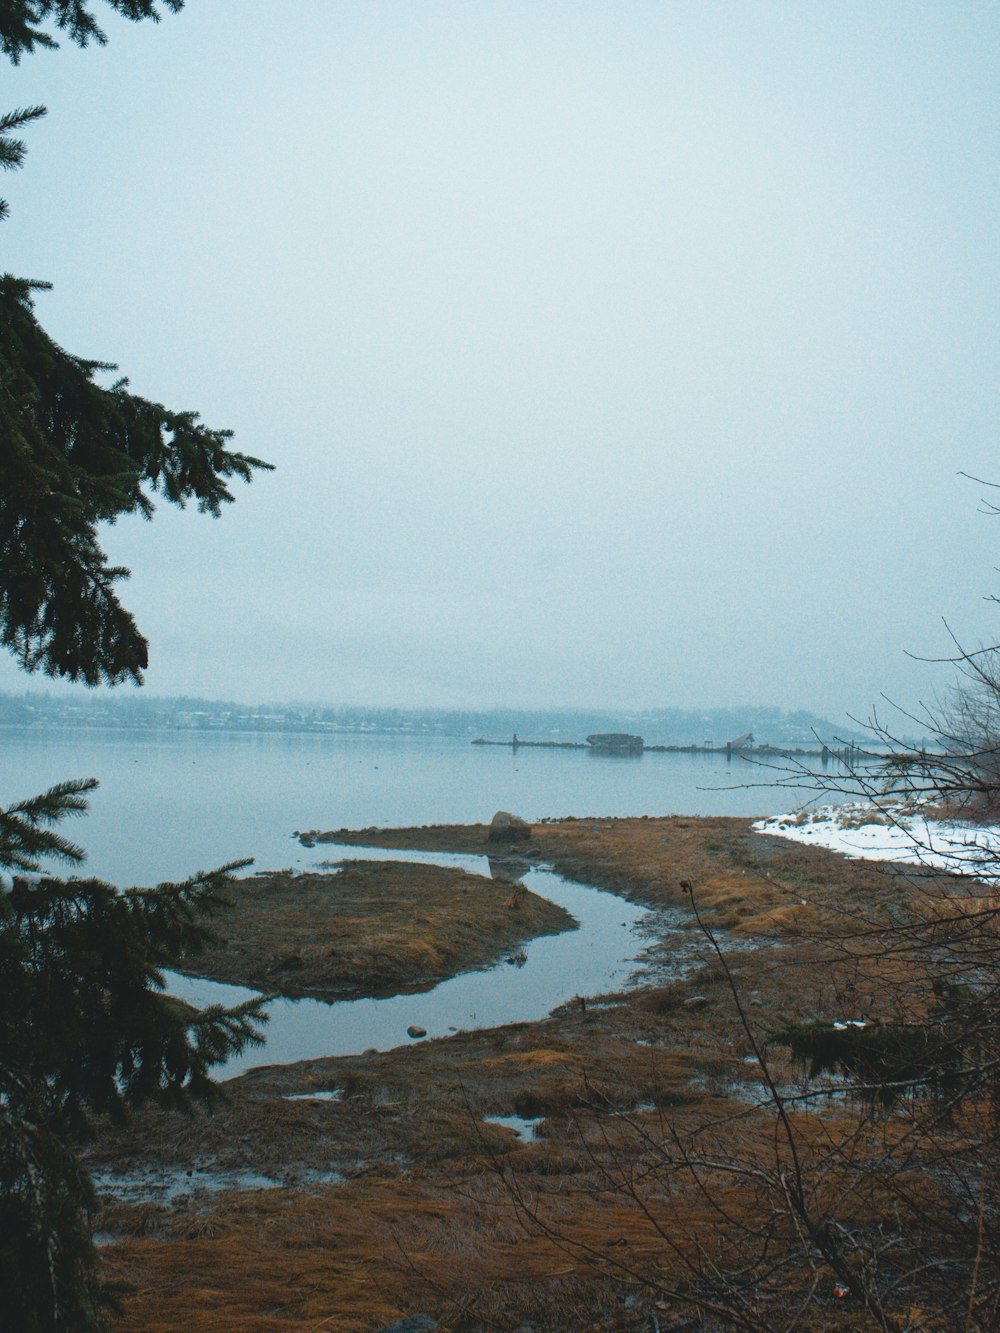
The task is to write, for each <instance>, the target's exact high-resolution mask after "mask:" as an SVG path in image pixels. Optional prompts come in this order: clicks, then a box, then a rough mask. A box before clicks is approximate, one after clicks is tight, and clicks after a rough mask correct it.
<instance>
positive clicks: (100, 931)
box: [0, 0, 268, 1333]
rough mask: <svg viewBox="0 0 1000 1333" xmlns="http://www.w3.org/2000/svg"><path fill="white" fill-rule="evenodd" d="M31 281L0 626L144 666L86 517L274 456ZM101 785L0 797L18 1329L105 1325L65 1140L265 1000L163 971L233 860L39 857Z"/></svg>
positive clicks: (200, 1086) (2, 23)
mask: <svg viewBox="0 0 1000 1333" xmlns="http://www.w3.org/2000/svg"><path fill="white" fill-rule="evenodd" d="M108 2H109V3H110V4H111V6H112V8H114V9H115V10H116V11H118V13H120V14H122V15H124V16H125V17H127V18H130V19H136V20H138V19H143V18H151V19H154V20H155V19H157V18H158V17H159V16H158V13H157V9H156V5H155V4H153V3H151V0H108ZM165 6H166V8H167V9H169V10H173V11H176V10H179V9H180V8H181V7H182V6H181V2H180V0H165ZM46 23H47V24H48V25H49V27H50V28H51V27H52V26H54V27H55V28H56V30H57V31H58V30H62V31H64V32H66V33H68V35H69V36H70V38H71V39H72V40H73V41H75V42H77V43H78V44H79V45H81V46H85V45H87V43H88V42H90V41H96V42H103V41H104V40H105V38H104V34H103V33H102V32H101V30H100V28H99V27H98V25H97V23H96V20H95V18H94V14H93V11H92V9H88V7H87V6H86V5H85V4H83V3H79V2H78V0H38V2H37V3H23V2H22V0H0V48H2V50H3V51H4V52H5V53H6V54H7V55H8V56H9V57H10V58H11V59H12V60H13V61H14V62H15V63H16V62H17V61H18V60H19V59H20V57H21V56H22V55H23V54H25V53H30V52H32V51H33V50H35V49H36V48H37V47H53V46H55V45H56V42H55V40H54V38H53V36H52V34H51V32H50V31H48V30H47V29H46V27H45V26H44V25H45V24H46ZM43 114H44V109H43V108H41V107H30V108H27V109H26V110H22V111H14V112H11V113H9V114H7V115H5V116H0V167H3V168H7V169H9V168H13V167H18V166H20V165H21V162H22V160H23V157H24V145H23V143H22V142H21V141H20V140H19V139H17V138H16V137H15V132H16V131H19V130H20V129H21V128H22V127H24V126H27V125H29V124H30V123H31V122H32V121H34V120H36V119H37V118H38V117H39V116H40V115H43ZM5 213H6V205H4V204H2V202H0V217H3V216H4V215H5ZM44 287H45V284H43V283H37V282H28V281H25V280H23V279H19V278H15V277H12V276H11V275H10V274H7V275H4V276H3V277H2V278H0V642H2V643H3V645H4V646H6V647H7V648H9V649H10V650H11V651H12V652H13V653H14V654H15V655H16V657H17V659H18V660H19V662H20V663H21V665H22V666H23V667H24V668H25V669H26V670H28V671H35V670H43V671H45V672H47V673H48V674H49V675H52V676H58V677H62V678H65V679H68V680H75V681H83V682H85V683H86V684H88V685H95V684H98V683H102V682H104V683H108V684H114V683H116V682H119V681H122V680H125V679H132V680H134V681H136V682H137V683H139V682H141V679H142V672H143V670H144V668H145V666H146V662H147V652H146V641H145V639H144V638H143V636H142V634H141V633H140V631H139V629H138V627H137V626H136V624H135V621H134V619H133V618H132V616H131V615H130V614H129V612H128V611H127V610H126V609H125V608H124V607H123V606H122V605H121V603H120V601H119V600H118V596H117V589H116V585H117V584H118V583H119V582H120V581H121V580H122V579H124V578H125V577H127V573H128V571H127V570H124V569H121V568H117V567H114V566H111V565H109V564H108V561H107V557H106V555H105V553H104V551H103V550H102V549H101V546H100V542H99V540H98V526H99V524H101V523H105V522H113V521H114V519H115V518H117V517H118V516H119V515H120V514H128V513H136V512H138V513H141V514H143V515H144V516H145V517H147V518H148V517H150V516H151V514H152V512H153V503H152V497H153V496H155V495H157V494H159V495H162V496H163V497H164V498H165V499H167V500H168V501H170V502H171V503H174V504H177V505H184V504H185V503H186V502H187V501H189V500H193V501H195V502H196V503H197V505H198V508H199V509H200V510H202V511H203V512H207V513H209V514H212V515H218V513H219V512H220V509H221V506H222V504H224V503H226V502H228V501H230V500H231V499H232V495H231V493H230V491H229V489H228V486H227V483H228V482H229V480H230V479H231V478H233V477H236V478H239V479H242V480H245V481H249V480H250V479H251V477H252V475H253V472H254V471H255V470H256V469H258V468H262V467H266V466H268V465H267V464H265V463H262V462H261V461H260V460H259V459H256V458H251V457H248V456H247V455H244V454H240V453H235V452H233V451H232V450H231V449H230V448H229V444H228V442H229V439H230V434H229V432H228V431H219V430H212V429H209V428H208V427H206V426H204V425H202V424H201V423H200V422H199V420H198V418H197V416H196V414H195V413H193V412H175V411H171V410H170V409H168V408H166V407H164V406H162V405H161V404H159V403H155V402H151V401H149V400H147V399H144V398H141V397H138V396H137V395H135V394H132V393H129V392H128V388H127V382H126V381H124V380H120V381H119V382H118V383H117V384H115V385H113V386H112V387H110V388H104V387H102V386H101V385H100V384H99V383H98V382H97V375H98V373H99V372H103V371H107V370H112V369H114V367H113V366H109V365H107V364H105V363H101V362H97V361H92V360H86V359H84V358H81V357H77V356H73V355H72V354H70V353H68V352H66V351H64V350H63V349H62V348H61V347H59V346H58V345H57V344H56V343H55V342H53V340H52V339H51V338H49V336H48V335H47V334H46V333H45V331H44V329H42V327H41V326H40V325H39V323H38V321H37V320H36V318H35V312H34V306H33V293H34V292H36V291H38V290H41V289H44ZM95 785H96V783H95V782H94V781H93V780H92V779H89V780H84V781H79V782H66V783H62V784H60V785H59V786H56V787H53V788H51V789H50V790H49V791H47V792H45V793H44V794H43V795H41V796H36V797H33V798H31V799H29V800H25V801H21V802H19V803H17V804H15V805H11V806H8V807H7V808H6V809H0V1325H2V1326H3V1327H4V1328H10V1329H12V1330H26V1331H27V1330H30V1331H32V1333H34V1331H35V1330H38V1331H39V1333H41V1331H42V1330H45V1331H49V1330H66V1331H67V1333H78V1331H79V1330H88V1329H96V1328H99V1327H100V1326H101V1322H102V1320H101V1311H102V1309H103V1308H104V1307H105V1306H106V1305H107V1303H108V1300H109V1293H108V1292H107V1291H105V1290H104V1288H103V1286H102V1284H101V1282H100V1279H99V1275H98V1270H97V1264H96V1256H95V1253H94V1249H93V1246H92V1242H91V1238H90V1217H91V1214H92V1211H93V1207H94V1195H93V1190H92V1186H91V1182H90V1180H89V1177H88V1174H87V1171H86V1169H85V1167H84V1166H83V1164H82V1162H81V1160H80V1156H79V1144H80V1143H81V1141H82V1140H83V1139H84V1138H85V1137H86V1135H87V1133H88V1130H89V1128H90V1124H91V1120H92V1117H93V1116H94V1115H105V1116H111V1117H121V1116H123V1115H125V1114H126V1113H127V1112H128V1110H129V1109H130V1108H131V1107H134V1106H138V1105H140V1104H142V1103H144V1102H149V1101H154V1102H158V1103H160V1104H164V1105H172V1106H181V1107H186V1106H189V1105H190V1104H191V1103H192V1102H193V1101H196V1100H200V1101H205V1100H208V1099H211V1097H212V1096H213V1095H215V1089H214V1085H213V1084H212V1082H211V1079H210V1077H209V1070H210V1068H211V1066H212V1065H213V1064H215V1063H217V1062H218V1061H220V1060H223V1059H225V1058H226V1056H227V1055H229V1054H230V1053H232V1052H235V1051H238V1050H241V1049H242V1048H243V1047H244V1046H245V1045H246V1044H247V1043H248V1042H253V1041H258V1040H260V1036H259V1026H258V1024H259V1022H260V1021H261V1020H262V1018H263V1015H262V1014H261V1012H260V1008H259V1005H258V1004H256V1003H252V1004H248V1005H243V1006H239V1007H236V1008H234V1009H222V1008H211V1009H206V1010H204V1011H198V1010H195V1009H192V1008H191V1007H190V1006H188V1005H185V1004H182V1003H181V1002H179V1001H177V1000H174V999H172V998H171V997H169V996H167V995H165V994H164V993H163V990H162V983H163V970H164V969H165V968H168V967H171V966H174V965H176V964H177V963H178V962H180V961H181V960H182V959H184V958H186V957H190V956H191V955H192V954H196V953H197V952H198V951H199V950H200V949H201V948H202V947H203V946H204V944H205V942H206V940H207V939H208V938H210V935H209V925H208V921H209V918H210V917H211V916H212V914H213V913H214V912H215V910H216V909H217V908H218V906H219V903H220V891H221V889H222V888H223V886H224V885H225V884H226V883H227V881H228V877H229V876H230V875H231V874H232V872H233V871H235V870H236V869H239V868H240V864H245V863H239V864H233V865H229V866H225V867H223V868H222V869H220V870H217V871H213V872H211V873H208V874H204V873H202V874H198V875H196V876H194V877H192V878H191V879H189V880H187V881H185V882H184V883H181V884H161V885H159V886H157V887H156V888H154V889H129V890H127V891H124V892H120V891H118V890H117V889H115V888H114V887H112V886H111V885H110V884H105V883H102V882H101V881H100V880H97V879H84V878H71V879H60V878H57V877H55V876H52V875H49V874H43V873H41V867H42V858H53V857H54V858H57V859H61V860H63V861H68V862H70V863H77V864H78V863H79V862H80V861H81V860H82V859H83V852H82V851H81V850H80V849H79V848H78V847H76V846H75V845H74V844H73V843H72V842H70V841H69V840H68V839H67V838H66V837H65V836H64V835H63V834H62V833H61V832H59V831H58V828H57V825H58V824H59V823H60V821H62V820H63V819H65V818H66V817H67V816H71V815H74V814H80V813H82V812H83V811H84V810H85V809H86V796H87V793H88V792H90V791H91V790H92V789H93V787H94V786H95Z"/></svg>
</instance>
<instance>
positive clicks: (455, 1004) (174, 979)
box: [167, 846, 649, 1080]
mask: <svg viewBox="0 0 1000 1333" xmlns="http://www.w3.org/2000/svg"><path fill="white" fill-rule="evenodd" d="M325 850H326V854H327V855H330V854H331V852H332V850H333V849H331V848H329V846H328V847H327V848H326V849H325ZM344 850H345V854H344V855H340V851H341V849H337V851H336V860H337V862H338V863H339V862H342V861H417V862H421V863H423V864H425V865H448V866H457V867H460V868H461V869H463V870H468V871H471V872H472V873H473V874H478V875H488V874H489V862H488V860H487V858H486V857H485V856H456V855H449V854H445V853H440V852H431V853H427V852H398V851H386V850H384V849H383V848H378V847H372V848H351V849H350V851H349V852H347V850H346V849H344ZM523 880H524V883H525V884H526V885H527V886H528V888H529V889H531V890H532V892H534V893H537V894H539V895H540V896H541V897H543V898H548V899H550V900H551V901H552V902H554V903H557V904H558V905H559V906H560V907H563V908H565V909H566V911H568V912H569V913H571V915H572V916H573V917H574V918H575V919H576V920H577V922H578V923H579V926H578V929H576V930H567V931H564V932H563V933H562V934H561V935H545V936H541V937H539V938H537V939H534V940H531V941H530V942H529V943H528V944H527V945H526V946H525V947H524V955H526V956H525V957H524V961H523V962H522V963H520V964H518V963H508V962H501V963H499V964H497V965H496V966H494V967H492V968H489V969H487V970H485V971H479V972H465V973H463V974H462V975H461V976H457V977H452V978H450V979H449V980H448V981H442V982H441V983H440V984H439V985H437V986H435V987H434V989H433V990H430V991H424V992H422V993H420V994H416V995H394V996H391V997H389V998H388V999H381V1000H340V1001H337V1002H335V1003H333V1004H326V1003H324V1002H323V1001H321V1000H288V999H281V1000H276V1001H274V1002H273V1003H272V1004H271V1005H269V1006H268V1012H269V1013H270V1022H269V1023H268V1024H267V1026H266V1028H265V1044H264V1045H263V1046H255V1047H251V1048H249V1049H248V1050H246V1051H244V1052H243V1053H242V1054H241V1055H238V1056H234V1057H233V1058H232V1059H231V1060H229V1061H227V1063H226V1064H225V1065H222V1066H218V1067H217V1068H216V1070H215V1076H216V1078H218V1079H222V1080H225V1079H228V1078H233V1077H235V1076H236V1075H237V1074H242V1073H243V1072H244V1071H245V1070H247V1069H252V1068H255V1067H256V1066H258V1065H274V1064H290V1063H292V1062H294V1061H296V1060H312V1059H317V1058H319V1057H321V1056H329V1055H354V1054H357V1053H359V1052H362V1051H367V1050H372V1049H374V1050H379V1051H388V1050H391V1049H392V1048H393V1047H395V1046H401V1045H405V1044H407V1043H408V1042H409V1041H411V1040H412V1039H411V1038H410V1037H409V1036H408V1035H407V1028H408V1027H411V1026H412V1027H420V1028H424V1029H425V1031H426V1033H427V1037H428V1038H431V1037H444V1036H447V1035H448V1034H449V1033H452V1032H456V1031H461V1030H463V1029H469V1028H483V1027H495V1026H497V1025H499V1024H502V1023H515V1022H531V1021H534V1020H537V1019H540V1018H544V1017H546V1015H547V1014H549V1013H550V1012H551V1010H552V1009H554V1008H555V1007H556V1006H557V1005H559V1004H562V1003H563V1002H565V1001H566V1000H571V999H573V997H574V996H577V995H597V994H601V993H603V992H607V991H612V990H617V989H620V988H621V987H622V986H623V985H624V983H625V982H626V981H627V979H628V977H629V975H630V973H631V972H632V971H633V970H634V964H635V956H636V954H637V953H638V951H639V950H640V949H641V947H642V940H641V936H640V933H639V929H638V927H639V926H640V923H642V922H643V921H644V919H645V918H646V917H647V916H648V915H649V913H648V911H647V910H646V909H645V908H642V907H636V906H635V905H634V904H633V903H629V902H627V901H626V900H625V899H624V898H618V897H616V896H615V895H614V894H611V893H606V892H604V891H603V890H600V889H593V888H588V887H587V886H586V885H583V884H577V883H576V882H574V881H573V880H568V879H564V878H563V877H562V876H560V875H557V874H555V873H554V872H553V871H551V870H531V871H529V872H528V873H527V874H526V875H524V876H523ZM167 989H168V990H169V991H170V993H171V994H172V995H176V996H178V997H179V998H180V999H183V1000H187V1001H188V1002H189V1003H191V1004H195V1005H198V1006H199V1007H203V1006H205V1005H209V1004H227V1005H231V1004H238V1003H241V1002H242V1001H243V1000H247V999H250V998H253V997H254V996H255V995H256V992H255V991H251V990H247V989H245V988H243V987H240V986H225V985H221V984H219V983H218V982H214V981H207V980H203V979H201V978H197V977H186V976H183V975H181V974H180V973H175V972H172V973H169V974H168V976H167Z"/></svg>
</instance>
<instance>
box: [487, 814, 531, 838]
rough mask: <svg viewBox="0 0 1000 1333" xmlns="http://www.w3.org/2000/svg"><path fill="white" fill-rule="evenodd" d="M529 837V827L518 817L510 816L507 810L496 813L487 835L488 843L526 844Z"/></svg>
mask: <svg viewBox="0 0 1000 1333" xmlns="http://www.w3.org/2000/svg"><path fill="white" fill-rule="evenodd" d="M530 837H531V825H530V824H529V823H528V822H527V821H526V820H524V819H522V818H521V817H520V816H519V815H512V814H511V813H510V811H509V810H498V811H497V812H496V814H495V815H494V816H493V818H492V820H491V821H490V831H489V833H488V834H487V839H488V841H490V842H527V841H528V840H529V839H530Z"/></svg>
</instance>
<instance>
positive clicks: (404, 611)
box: [0, 0, 1000, 713]
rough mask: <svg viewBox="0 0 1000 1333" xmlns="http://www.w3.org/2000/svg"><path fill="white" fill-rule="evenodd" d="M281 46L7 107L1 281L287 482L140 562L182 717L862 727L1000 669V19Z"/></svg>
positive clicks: (741, 14) (131, 531)
mask: <svg viewBox="0 0 1000 1333" xmlns="http://www.w3.org/2000/svg"><path fill="white" fill-rule="evenodd" d="M286 12H287V11H286ZM281 14H282V11H281V8H280V7H278V6H275V5H274V4H273V3H267V4H264V3H260V2H259V0H188V4H187V7H186V8H185V10H184V12H183V13H182V14H181V15H179V16H177V17H168V18H166V19H164V21H163V23H161V24H160V25H158V26H153V25H148V24H147V25H142V26H139V27H132V26H130V25H127V24H123V23H121V22H117V21H113V20H111V19H109V20H108V21H107V23H106V25H105V26H106V27H107V29H108V32H109V35H110V38H111V42H110V45H109V46H108V47H107V48H105V49H103V50H101V49H91V50H87V51H83V52H80V51H76V50H74V49H72V48H70V47H69V46H67V45H65V44H64V46H63V48H62V49H61V50H60V51H58V52H55V53H44V52H42V53H40V54H38V55H35V56H34V57H29V58H27V59H26V60H25V61H24V63H23V64H22V65H21V67H19V68H18V69H16V70H11V71H5V97H4V105H25V104H28V103H31V102H36V101H41V102H44V103H45V104H46V105H47V106H48V107H49V111H50V114H49V117H48V118H47V120H46V121H43V122H42V123H41V124H40V125H38V126H36V127H35V128H33V129H31V130H30V132H29V134H28V141H29V157H28V162H27V165H26V167H25V169H24V170H23V171H22V172H21V173H19V175H18V176H17V177H8V178H7V179H6V180H5V181H4V186H5V193H6V195H7V197H8V198H9V200H10V202H11V205H12V218H11V220H10V221H9V222H7V223H5V224H4V227H3V241H4V246H5V256H4V260H3V266H4V267H5V268H9V269H10V270H12V271H13V272H15V273H18V274H21V275H23V276H30V277H39V278H46V279H49V280H51V281H53V282H54V283H55V290H54V292H53V293H52V294H50V295H48V296H42V297H40V299H39V303H38V309H39V313H40V317H41V319H42V322H43V323H44V325H45V326H46V328H47V329H48V330H49V331H50V332H51V333H52V334H53V336H55V337H56V338H57V339H58V340H59V341H60V342H62V343H63V345H65V346H66V347H68V348H69V349H71V350H72V351H74V352H77V353H79V354H82V355H89V356H93V357H95V358H101V359H109V360H116V361H118V362H119V364H120V365H121V367H122V370H123V371H124V372H125V373H126V374H128V375H129V377H130V378H131V381H132V384H133V386H134V387H135V388H136V389H137V390H138V391H140V392H142V393H145V394H148V395H150V396H153V397H156V398H159V399H161V400H162V401H164V402H167V403H169V404H170V405H171V406H173V407H186V406H189V407H194V408H197V409H198V410H199V411H200V412H201V413H202V415H203V417H204V418H205V419H206V420H207V421H208V422H209V423H210V424H212V425H220V426H231V427H232V428H234V430H235V431H236V439H237V443H238V445H239V447H241V448H243V449H245V450H246V451H248V452H250V453H256V454H260V455H262V456H263V457H266V458H268V459H270V460H271V461H272V462H274V463H275V464H276V465H277V467H278V471H277V472H276V473H275V474H273V475H271V476H266V477H262V478H260V479H259V480H258V481H256V482H255V483H254V484H253V485H252V486H251V487H249V488H242V487H241V488H240V489H239V491H238V497H237V503H236V504H235V505H234V506H231V507H230V508H229V509H228V510H227V512H226V513H225V514H224V516H223V518H222V519H221V520H220V521H219V522H217V523H212V522H210V521H209V520H207V519H204V518H200V517H198V516H197V515H195V514H193V513H182V514H176V513H174V512H167V511H166V509H163V510H161V511H160V514H159V516H158V517H157V519H156V520H155V522H154V523H153V524H152V525H151V526H149V525H145V524H143V523H141V522H139V521H136V522H128V523H123V524H120V525H119V526H118V527H117V528H116V529H114V530H113V531H112V532H111V533H110V534H109V549H110V552H111V554H112V556H113V557H114V558H115V559H116V560H120V561H122V562H123V563H125V564H127V565H129V566H130V567H131V568H132V570H133V579H132V581H131V583H130V584H129V585H127V586H126V589H125V600H126V602H127V604H128V605H129V606H131V607H132V609H133V610H134V611H135V612H136V614H137V616H138V618H139V621H140V624H141V625H142V627H143V628H144V630H145V631H146V633H147V634H148V635H149V637H150V640H151V646H152V666H151V668H150V671H149V674H148V678H147V680H148V687H149V689H150V690H152V691H155V692H156V693H177V692H188V693H199V694H204V695H209V696H212V697H232V698H239V699H258V698H279V697H296V698H304V697H305V698H317V699H325V700H329V701H331V702H335V703H336V702H371V703H401V704H407V705H413V704H454V705H458V706H461V705H463V704H469V705H490V704H494V703H496V704H511V705H518V706H529V705H532V704H539V705H543V704H544V705H560V704H565V705H581V704H594V705H608V706H630V705H635V706H656V705H665V706H666V705H672V704H677V705H712V704H727V703H738V702H761V703H774V704H778V705H783V706H787V707H809V708H814V709H816V710H817V711H827V712H830V713H839V712H840V711H842V710H845V709H849V710H851V711H853V712H855V713H858V712H861V713H864V712H865V711H866V710H867V708H868V706H869V705H870V704H871V703H872V702H873V701H874V700H875V699H876V698H877V697H878V694H879V692H880V691H882V690H885V691H886V692H887V693H889V694H891V695H894V696H896V697H898V698H900V699H901V700H903V701H904V702H907V703H912V702H913V700H914V699H915V698H917V697H919V696H920V695H923V696H924V697H928V696H929V695H930V694H931V693H932V691H933V689H934V688H935V686H936V685H938V684H941V683H943V678H942V677H941V674H940V672H938V671H933V670H931V669H929V668H927V667H926V666H923V665H920V664H916V663H914V662H912V661H911V660H910V659H908V658H907V657H906V656H905V650H910V651H913V652H917V653H926V654H930V655H934V654H940V653H943V652H945V651H946V650H947V647H948V644H947V639H946V636H945V634H944V631H943V628H942V625H941V618H942V617H943V616H946V617H948V619H949V620H950V621H951V623H952V624H953V625H954V627H955V629H956V630H957V631H958V632H959V633H960V634H962V635H963V637H964V638H965V639H966V640H968V641H969V642H976V641H979V640H982V639H984V638H991V637H1000V635H998V634H997V619H996V616H995V615H994V611H995V608H992V607H990V606H989V605H988V604H986V603H984V602H983V600H982V598H983V597H984V595H986V594H989V593H991V592H993V591H997V590H1000V578H998V576H997V574H996V572H995V570H994V565H995V564H996V562H997V561H996V554H995V553H996V550H997V535H998V534H997V527H996V524H997V520H991V519H988V518H985V517H982V516H979V515H977V513H976V510H977V505H978V502H979V498H980V495H981V493H982V488H980V487H977V486H975V485H974V484H972V483H970V482H968V481H964V480H962V479H961V478H959V477H958V476H957V475H956V474H957V472H958V470H959V469H965V470H967V471H969V472H972V473H975V474H977V475H979V476H984V477H987V478H991V479H993V480H997V481H1000V467H998V466H997V450H996V441H997V416H998V406H997V405H998V395H997V387H998V385H997V371H998V339H997V332H998V328H997V325H998V305H997V297H998V282H997V278H998V267H1000V252H998V247H997V213H998V196H1000V178H998V165H1000V156H998V152H997V149H998V100H997V91H998V89H997V81H998V75H997V70H998V69H1000V60H998V56H1000V51H998V47H1000V40H998V39H1000V11H998V10H997V8H996V5H995V4H993V3H992V2H990V3H986V2H985V0H984V3H962V2H961V0H947V2H946V0H940V2H939V3H915V2H914V0H905V3H904V2H902V0H901V2H900V3H892V2H883V0H880V3H879V4H877V5H871V4H870V3H867V0H856V2H855V3H837V2H836V0H834V2H832V3H830V2H827V3H824V4H822V5H820V4H803V3H801V2H800V0H789V3H771V4H768V3H764V2H762V0H754V3H749V2H742V0H741V3H704V0H674V2H672V0H656V2H655V3H643V2H639V3H636V2H634V0H632V2H626V3H616V4H611V3H606V2H603V0H602V2H601V3H585V2H584V3H581V2H580V0H574V2H573V3H568V2H567V3H558V2H547V3H544V4H539V3H528V2H527V0H523V2H522V0H508V2H506V3H504V2H502V0H501V2H499V3H495V4H474V3H469V2H468V0H464V2H462V3H458V2H454V3H439V2H436V0H429V3H422V4H420V5H412V4H405V3H403V2H402V0H396V2H395V3H365V4H363V3H358V2H355V3H349V4H348V3H333V2H331V0H313V2H312V3H303V4H299V5H296V6H294V15H295V18H294V21H289V20H286V19H285V18H284V17H283V16H282V17H281V18H280V20H279V18H278V17H277V16H278V15H281ZM102 17H103V16H102ZM279 24H280V26H279ZM27 682H28V678H27V677H25V676H23V675H22V674H20V673H18V672H17V670H16V668H15V666H14V664H13V662H9V661H4V662H3V663H2V664H0V688H7V689H21V688H24V687H25V686H26V684H27Z"/></svg>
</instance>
